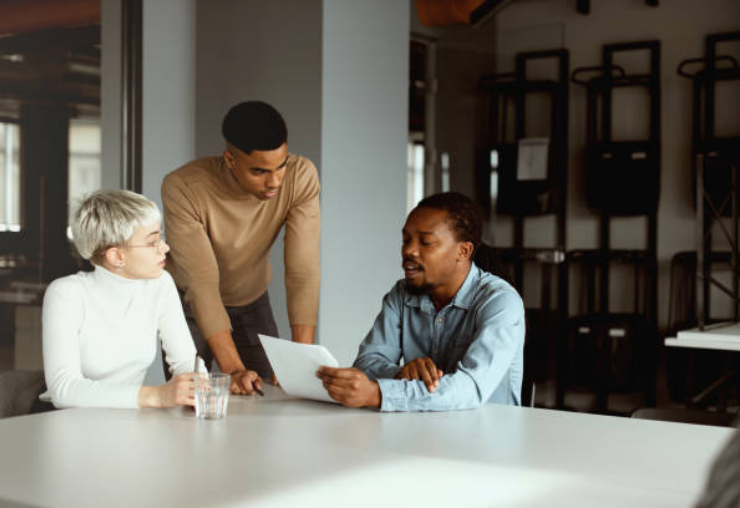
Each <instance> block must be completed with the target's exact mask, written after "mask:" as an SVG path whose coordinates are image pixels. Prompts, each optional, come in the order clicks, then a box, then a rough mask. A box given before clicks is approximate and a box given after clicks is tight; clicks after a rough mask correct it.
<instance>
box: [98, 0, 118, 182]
mask: <svg viewBox="0 0 740 508" xmlns="http://www.w3.org/2000/svg"><path fill="white" fill-rule="evenodd" d="M100 9H101V12H100V43H101V51H100V125H101V131H102V132H101V134H102V136H101V138H102V139H101V151H102V152H101V153H102V155H101V156H102V164H101V167H102V175H101V180H100V183H101V187H102V188H103V189H118V188H120V187H121V21H122V19H121V1H120V0H108V1H106V2H102V3H101V4H100Z"/></svg>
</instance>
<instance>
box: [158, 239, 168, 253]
mask: <svg viewBox="0 0 740 508" xmlns="http://www.w3.org/2000/svg"><path fill="white" fill-rule="evenodd" d="M159 250H161V251H162V253H163V254H167V253H168V252H169V251H170V246H169V245H167V242H165V241H164V240H162V244H161V245H160V246H159Z"/></svg>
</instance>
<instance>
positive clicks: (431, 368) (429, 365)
mask: <svg viewBox="0 0 740 508" xmlns="http://www.w3.org/2000/svg"><path fill="white" fill-rule="evenodd" d="M424 364H425V366H426V369H427V373H428V374H429V378H430V379H431V380H432V383H434V386H437V385H438V384H439V375H438V374H437V366H436V365H434V362H433V361H432V359H431V358H426V359H425V361H424Z"/></svg>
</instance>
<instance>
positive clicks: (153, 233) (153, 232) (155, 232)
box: [146, 229, 160, 238]
mask: <svg viewBox="0 0 740 508" xmlns="http://www.w3.org/2000/svg"><path fill="white" fill-rule="evenodd" d="M159 233H160V230H159V229H157V230H156V231H152V232H151V233H149V234H148V235H146V237H147V238H149V237H150V236H152V235H158V234H159Z"/></svg>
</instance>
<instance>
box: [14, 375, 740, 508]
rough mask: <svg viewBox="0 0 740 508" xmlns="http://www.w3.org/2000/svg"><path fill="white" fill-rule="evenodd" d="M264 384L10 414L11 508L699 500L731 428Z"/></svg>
mask: <svg viewBox="0 0 740 508" xmlns="http://www.w3.org/2000/svg"><path fill="white" fill-rule="evenodd" d="M267 388H268V390H267V391H266V397H265V398H255V397H232V400H231V401H230V403H229V416H228V418H227V419H226V420H223V421H199V420H196V419H195V418H194V417H193V416H192V412H189V411H188V410H184V409H174V410H169V411H161V410H160V411H157V410H141V411H137V410H95V409H75V410H66V411H56V412H52V413H46V414H42V415H33V416H24V417H18V418H10V419H6V420H0V444H1V445H2V454H0V506H75V507H87V506H90V507H99V506H126V507H142V506H157V507H169V506H178V507H198V508H204V507H209V508H210V507H215V506H255V507H272V506H288V507H294V506H296V507H310V506H321V507H330V506H346V507H347V508H350V507H352V508H354V507H365V506H367V507H374V508H384V507H386V506H435V507H440V506H442V507H445V506H450V507H452V506H497V507H513V506H517V507H538V508H539V507H543V506H554V507H560V506H562V507H568V508H572V507H579V506H584V507H586V506H588V507H593V506H599V507H608V506H620V507H623V506H650V507H653V508H657V507H663V506H664V507H671V508H675V507H682V506H686V507H688V506H691V505H692V502H693V500H694V499H695V497H696V495H697V494H698V493H699V492H700V491H701V488H702V487H703V484H704V478H705V474H706V469H707V467H708V465H709V464H710V463H711V460H712V459H713V457H714V455H715V453H716V452H717V451H718V450H719V449H720V448H721V447H722V445H723V443H724V442H725V441H726V440H727V439H728V437H729V436H730V434H731V432H732V429H725V428H718V427H704V426H697V425H684V424H675V423H663V422H654V421H645V420H630V419H624V418H615V417H608V416H595V415H585V414H575V413H566V412H559V411H552V410H541V409H529V408H515V407H505V406H494V405H488V406H485V407H484V408H482V409H480V410H476V411H463V412H449V413H416V414H403V413H397V414H381V413H378V412H374V411H369V410H351V409H347V408H342V407H339V406H335V405H331V404H326V403H320V402H311V401H300V400H294V399H288V398H287V397H285V396H284V395H282V393H281V392H280V391H279V390H278V389H272V388H271V387H267ZM340 503H341V504H340Z"/></svg>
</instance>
